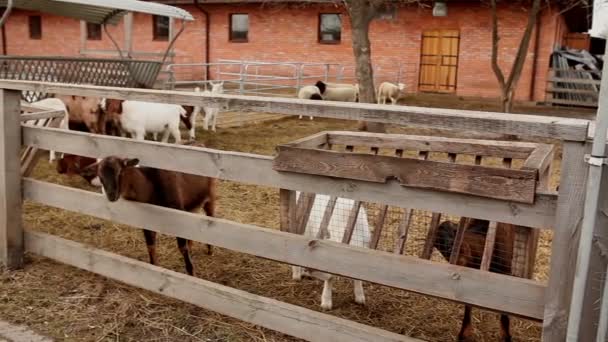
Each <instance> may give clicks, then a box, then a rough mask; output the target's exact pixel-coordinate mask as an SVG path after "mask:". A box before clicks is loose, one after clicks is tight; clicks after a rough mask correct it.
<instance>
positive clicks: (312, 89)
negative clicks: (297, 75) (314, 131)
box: [298, 85, 323, 120]
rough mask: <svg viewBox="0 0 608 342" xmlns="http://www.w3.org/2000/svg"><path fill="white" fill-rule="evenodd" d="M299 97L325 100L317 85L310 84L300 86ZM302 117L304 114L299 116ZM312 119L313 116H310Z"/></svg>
mask: <svg viewBox="0 0 608 342" xmlns="http://www.w3.org/2000/svg"><path fill="white" fill-rule="evenodd" d="M298 98H299V99H304V100H323V97H321V91H320V90H319V88H318V87H317V86H313V85H308V86H304V87H302V88H300V91H298ZM301 118H302V115H300V116H299V119H301ZM310 120H312V116H310Z"/></svg>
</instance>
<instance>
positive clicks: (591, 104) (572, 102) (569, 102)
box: [545, 99, 597, 108]
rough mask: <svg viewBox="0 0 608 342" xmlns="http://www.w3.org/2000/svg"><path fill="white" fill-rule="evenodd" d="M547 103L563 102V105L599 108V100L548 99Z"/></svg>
mask: <svg viewBox="0 0 608 342" xmlns="http://www.w3.org/2000/svg"><path fill="white" fill-rule="evenodd" d="M545 102H546V103H549V104H563V105H572V106H579V107H591V108H597V101H579V100H566V99H546V100H545Z"/></svg>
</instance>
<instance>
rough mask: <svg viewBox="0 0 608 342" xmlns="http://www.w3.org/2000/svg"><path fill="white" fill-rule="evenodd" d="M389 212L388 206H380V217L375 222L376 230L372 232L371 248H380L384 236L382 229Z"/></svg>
mask: <svg viewBox="0 0 608 342" xmlns="http://www.w3.org/2000/svg"><path fill="white" fill-rule="evenodd" d="M387 213H388V206H386V205H383V206H380V208H379V210H378V217H376V222H375V224H374V231H373V232H372V237H371V241H370V242H369V248H372V249H378V243H379V242H380V237H381V236H382V229H383V228H384V221H386V214H387Z"/></svg>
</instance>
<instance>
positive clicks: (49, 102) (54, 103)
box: [25, 97, 69, 162]
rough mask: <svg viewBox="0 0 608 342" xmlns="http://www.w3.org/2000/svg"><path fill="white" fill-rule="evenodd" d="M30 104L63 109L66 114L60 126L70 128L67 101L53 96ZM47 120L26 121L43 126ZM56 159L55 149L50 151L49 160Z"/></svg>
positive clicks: (29, 123)
mask: <svg viewBox="0 0 608 342" xmlns="http://www.w3.org/2000/svg"><path fill="white" fill-rule="evenodd" d="M30 105H31V106H33V107H39V108H45V109H48V110H62V111H63V112H64V115H63V119H61V123H60V124H59V127H60V128H63V129H68V122H69V117H68V110H67V107H66V106H65V103H64V102H63V101H61V100H60V99H58V98H53V97H51V98H48V99H44V100H40V101H36V102H33V103H31V104H30ZM46 122H47V120H46V119H42V120H28V121H26V122H25V124H28V125H36V126H39V127H43V126H44V125H45V123H46ZM55 159H56V155H55V151H49V162H52V161H53V160H55Z"/></svg>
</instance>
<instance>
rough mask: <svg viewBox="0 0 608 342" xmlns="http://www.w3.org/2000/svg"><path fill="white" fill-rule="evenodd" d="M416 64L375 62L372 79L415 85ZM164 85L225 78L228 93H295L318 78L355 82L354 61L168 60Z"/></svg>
mask: <svg viewBox="0 0 608 342" xmlns="http://www.w3.org/2000/svg"><path fill="white" fill-rule="evenodd" d="M416 68H417V66H416V65H415V64H408V63H385V64H383V65H377V66H374V80H375V82H376V83H377V84H379V83H380V82H383V81H389V82H394V83H399V82H401V83H405V84H406V88H407V89H416ZM167 72H168V73H169V75H170V76H169V79H168V81H166V82H165V84H164V88H165V89H175V88H180V87H194V86H203V87H204V86H206V85H207V84H208V83H209V82H211V81H224V84H225V89H226V92H227V93H238V94H241V95H264V96H285V95H289V96H296V95H297V93H298V91H299V90H300V88H301V87H303V86H305V85H309V84H314V83H316V82H317V81H319V80H321V81H326V82H328V81H329V82H342V83H356V82H357V77H356V73H355V66H354V65H342V64H338V63H308V62H264V61H247V60H229V59H220V60H219V61H218V62H215V63H187V64H170V65H168V67H167Z"/></svg>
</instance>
